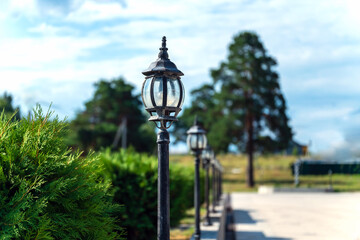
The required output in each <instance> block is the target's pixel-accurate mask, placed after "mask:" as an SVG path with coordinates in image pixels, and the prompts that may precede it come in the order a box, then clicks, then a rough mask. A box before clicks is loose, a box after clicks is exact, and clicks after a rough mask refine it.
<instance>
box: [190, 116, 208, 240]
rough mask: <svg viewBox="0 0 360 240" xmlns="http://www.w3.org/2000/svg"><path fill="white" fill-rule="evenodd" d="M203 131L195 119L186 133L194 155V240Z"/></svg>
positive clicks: (197, 225) (197, 234)
mask: <svg viewBox="0 0 360 240" xmlns="http://www.w3.org/2000/svg"><path fill="white" fill-rule="evenodd" d="M205 133H206V132H205V130H204V129H202V128H201V127H200V126H199V125H198V124H197V121H196V119H195V123H194V126H192V127H191V128H190V129H189V130H188V131H187V134H188V136H187V145H188V147H189V149H190V150H191V151H192V152H193V153H194V154H195V187H194V205H195V234H194V238H195V240H200V180H199V165H200V154H201V151H202V150H203V149H204V148H205V147H206V142H207V140H206V135H205Z"/></svg>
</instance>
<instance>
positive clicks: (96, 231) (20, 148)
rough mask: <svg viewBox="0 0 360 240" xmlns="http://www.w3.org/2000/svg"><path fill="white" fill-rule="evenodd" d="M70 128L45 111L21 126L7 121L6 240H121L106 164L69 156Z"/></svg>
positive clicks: (1, 195) (0, 221)
mask: <svg viewBox="0 0 360 240" xmlns="http://www.w3.org/2000/svg"><path fill="white" fill-rule="evenodd" d="M50 119H51V120H50ZM65 126H66V123H65V122H64V121H60V120H59V119H58V118H56V117H54V118H52V117H51V113H47V114H43V113H42V111H41V109H39V108H38V109H37V110H35V111H34V116H33V117H32V118H28V119H22V120H20V121H11V120H10V119H7V118H6V117H5V115H4V114H2V115H1V117H0V239H1V240H5V239H86V240H88V239H121V235H122V234H121V229H120V228H119V225H118V223H117V222H116V219H115V218H114V217H113V216H112V214H113V212H116V211H118V210H119V207H117V206H116V205H114V204H113V203H112V196H111V195H110V193H109V187H110V184H109V183H106V182H104V181H103V180H102V178H101V177H99V176H101V175H100V174H99V172H100V171H101V170H102V166H101V163H100V162H99V160H98V159H96V158H95V157H94V156H88V157H85V158H80V154H72V153H70V152H69V150H68V149H67V146H66V145H65V144H64V141H63V135H64V128H65Z"/></svg>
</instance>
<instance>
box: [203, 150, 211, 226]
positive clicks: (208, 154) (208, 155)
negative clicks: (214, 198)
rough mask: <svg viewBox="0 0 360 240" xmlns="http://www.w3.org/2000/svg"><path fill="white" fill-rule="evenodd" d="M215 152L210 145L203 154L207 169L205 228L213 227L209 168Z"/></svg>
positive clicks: (204, 164)
mask: <svg viewBox="0 0 360 240" xmlns="http://www.w3.org/2000/svg"><path fill="white" fill-rule="evenodd" d="M213 154H214V152H213V151H212V149H211V147H210V145H207V146H206V148H205V149H204V150H203V154H202V161H203V166H204V169H205V173H206V176H205V205H206V216H205V223H204V225H205V226H211V225H212V223H211V219H210V213H209V205H210V203H209V181H210V180H209V167H210V161H211V158H212V157H213Z"/></svg>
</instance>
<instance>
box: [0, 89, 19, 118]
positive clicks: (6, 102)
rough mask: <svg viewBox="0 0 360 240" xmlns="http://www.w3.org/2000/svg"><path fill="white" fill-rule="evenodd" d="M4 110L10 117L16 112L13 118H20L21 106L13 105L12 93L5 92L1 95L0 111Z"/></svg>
mask: <svg viewBox="0 0 360 240" xmlns="http://www.w3.org/2000/svg"><path fill="white" fill-rule="evenodd" d="M1 111H4V113H5V115H7V116H8V117H10V116H12V115H13V114H14V113H15V115H14V117H13V120H19V119H20V108H19V107H14V106H13V97H12V96H11V94H8V93H6V92H5V93H4V94H3V96H2V97H1V96H0V112H1Z"/></svg>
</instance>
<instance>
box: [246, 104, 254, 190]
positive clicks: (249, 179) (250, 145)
mask: <svg viewBox="0 0 360 240" xmlns="http://www.w3.org/2000/svg"><path fill="white" fill-rule="evenodd" d="M246 118H247V119H246V120H247V121H246V122H247V124H246V125H247V126H246V128H247V129H246V130H247V137H248V139H247V144H246V146H247V155H248V165H247V176H246V184H247V186H248V187H254V167H253V155H254V139H253V134H254V127H253V116H252V114H251V113H249V111H248V114H247V116H246Z"/></svg>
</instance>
